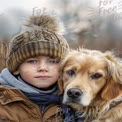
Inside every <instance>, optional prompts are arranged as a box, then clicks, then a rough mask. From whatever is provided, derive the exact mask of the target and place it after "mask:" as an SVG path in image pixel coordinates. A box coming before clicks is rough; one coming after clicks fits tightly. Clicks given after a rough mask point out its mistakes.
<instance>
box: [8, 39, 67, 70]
mask: <svg viewBox="0 0 122 122" xmlns="http://www.w3.org/2000/svg"><path fill="white" fill-rule="evenodd" d="M66 50H67V49H66V47H63V46H62V45H60V44H58V43H57V44H56V43H50V42H47V41H33V42H30V43H29V42H28V43H25V44H24V45H22V46H20V47H19V49H17V50H16V51H15V52H14V53H13V54H11V55H10V57H9V58H8V60H7V65H8V68H9V70H10V71H11V72H14V71H16V70H17V68H18V67H19V65H20V64H21V63H23V62H24V61H25V60H26V59H28V58H31V57H35V56H39V55H44V56H50V57H57V58H59V59H61V58H62V57H63V56H64V55H65V52H66Z"/></svg>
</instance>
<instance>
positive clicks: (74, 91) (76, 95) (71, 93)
mask: <svg viewBox="0 0 122 122" xmlns="http://www.w3.org/2000/svg"><path fill="white" fill-rule="evenodd" d="M67 95H68V97H71V98H79V97H80V96H81V95H82V91H81V90H80V89H78V88H71V89H69V90H68V91H67Z"/></svg>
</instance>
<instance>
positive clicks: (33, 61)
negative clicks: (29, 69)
mask: <svg viewBox="0 0 122 122" xmlns="http://www.w3.org/2000/svg"><path fill="white" fill-rule="evenodd" d="M37 62H38V61H37V60H28V61H27V63H31V64H35V63H37Z"/></svg>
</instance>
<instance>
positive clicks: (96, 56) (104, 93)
mask: <svg viewBox="0 0 122 122" xmlns="http://www.w3.org/2000/svg"><path fill="white" fill-rule="evenodd" d="M61 72H62V75H61V77H62V78H61V79H60V81H59V84H60V85H63V90H64V97H63V103H64V104H69V105H71V106H72V107H74V108H75V109H80V111H81V113H82V117H84V118H85V120H84V122H122V62H121V60H120V59H119V58H117V57H115V56H114V54H113V53H112V52H105V53H102V52H100V51H97V50H88V49H79V50H71V51H70V52H68V53H67V55H66V57H65V58H64V60H63V61H62V65H61Z"/></svg>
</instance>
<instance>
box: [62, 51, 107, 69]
mask: <svg viewBox="0 0 122 122" xmlns="http://www.w3.org/2000/svg"><path fill="white" fill-rule="evenodd" d="M64 62H65V67H67V68H68V67H79V66H80V67H82V68H83V67H86V66H87V67H90V66H92V67H93V66H96V67H97V65H98V67H99V66H100V67H101V66H102V67H103V66H105V64H106V59H105V56H104V54H102V53H100V52H99V51H84V50H83V51H74V52H71V53H70V54H68V56H67V57H66V59H65V61H64ZM80 67H79V68H80Z"/></svg>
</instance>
